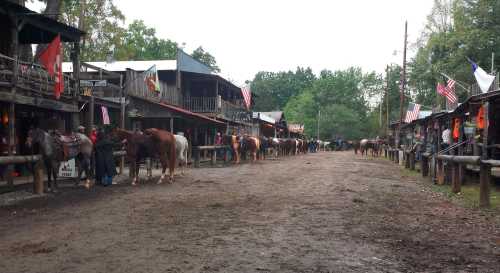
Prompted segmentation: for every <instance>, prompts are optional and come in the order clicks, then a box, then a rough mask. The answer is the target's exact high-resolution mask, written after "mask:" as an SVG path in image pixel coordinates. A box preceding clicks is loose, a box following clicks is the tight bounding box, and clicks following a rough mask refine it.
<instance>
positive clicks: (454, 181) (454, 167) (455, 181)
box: [450, 162, 461, 193]
mask: <svg viewBox="0 0 500 273" xmlns="http://www.w3.org/2000/svg"><path fill="white" fill-rule="evenodd" d="M450 166H451V191H452V192H453V193H459V192H460V191H461V183H460V171H459V164H458V163H455V162H450Z"/></svg>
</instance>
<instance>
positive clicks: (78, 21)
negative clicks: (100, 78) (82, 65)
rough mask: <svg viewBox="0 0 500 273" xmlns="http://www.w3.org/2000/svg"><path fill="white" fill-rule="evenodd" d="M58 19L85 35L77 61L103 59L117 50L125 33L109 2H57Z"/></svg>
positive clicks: (115, 11) (116, 8)
mask: <svg viewBox="0 0 500 273" xmlns="http://www.w3.org/2000/svg"><path fill="white" fill-rule="evenodd" d="M61 1H62V3H61V18H60V20H61V21H62V22H64V23H66V24H68V25H71V26H74V27H78V28H80V29H82V30H83V31H85V32H86V35H85V36H84V38H83V40H82V44H81V60H83V61H96V60H105V59H106V57H107V56H108V54H109V52H110V51H112V50H113V49H116V48H119V47H120V45H121V42H122V39H123V37H124V34H125V29H124V28H123V27H122V25H123V23H124V21H125V16H124V15H123V13H122V12H121V11H120V10H119V9H118V7H117V6H116V5H115V4H114V2H113V0H61Z"/></svg>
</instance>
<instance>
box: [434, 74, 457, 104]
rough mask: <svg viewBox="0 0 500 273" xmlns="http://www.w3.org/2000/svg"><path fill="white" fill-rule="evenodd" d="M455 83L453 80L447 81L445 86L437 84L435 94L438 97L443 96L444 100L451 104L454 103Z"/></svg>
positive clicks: (455, 100) (455, 98)
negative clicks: (438, 95)
mask: <svg viewBox="0 0 500 273" xmlns="http://www.w3.org/2000/svg"><path fill="white" fill-rule="evenodd" d="M455 83H456V82H455V81H454V80H452V79H449V80H448V83H447V84H446V86H445V85H444V84H442V83H438V85H437V92H438V93H439V94H440V95H442V96H445V97H446V99H447V100H448V101H449V102H450V103H452V104H453V103H456V102H457V100H458V99H457V96H456V95H455Z"/></svg>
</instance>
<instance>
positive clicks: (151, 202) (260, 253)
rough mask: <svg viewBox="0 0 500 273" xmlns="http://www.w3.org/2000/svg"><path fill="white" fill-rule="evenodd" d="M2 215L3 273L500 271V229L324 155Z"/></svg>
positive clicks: (392, 168) (65, 196)
mask: <svg viewBox="0 0 500 273" xmlns="http://www.w3.org/2000/svg"><path fill="white" fill-rule="evenodd" d="M154 182H155V181H151V182H148V183H146V184H143V185H140V186H138V187H131V186H129V185H116V186H113V187H108V188H102V187H98V188H96V189H94V190H91V191H89V192H87V191H84V190H83V189H80V188H79V189H71V188H69V189H66V190H64V191H62V192H61V193H59V194H57V195H56V196H55V197H54V196H52V197H47V198H39V199H36V200H30V201H25V202H22V203H20V204H17V205H15V206H10V207H3V208H0V219H1V225H0V242H1V243H0V272H3V273H10V272H51V273H58V272H68V273H76V272H134V273H135V272H260V273H262V272H500V227H499V226H498V225H495V224H494V223H493V221H492V220H491V219H488V218H487V215H481V213H479V212H478V211H471V210H469V209H464V208H461V207H459V206H457V205H454V204H452V203H450V202H448V201H447V200H446V199H445V198H444V197H442V196H440V195H439V194H436V193H433V192H431V191H430V190H429V189H428V188H427V187H425V186H424V185H422V183H421V182H419V181H417V178H416V177H412V176H410V177H402V172H401V171H400V169H399V167H398V166H396V165H394V164H393V163H390V162H389V161H386V160H382V159H378V160H373V159H363V158H361V157H354V156H353V155H352V153H351V152H341V153H319V154H309V155H305V156H298V157H290V158H285V159H281V160H266V161H264V162H259V163H256V164H244V165H241V166H233V167H227V168H204V169H190V170H188V175H187V176H186V177H182V178H177V180H176V183H175V184H173V185H156V184H155V183H154Z"/></svg>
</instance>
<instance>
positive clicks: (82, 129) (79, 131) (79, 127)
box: [78, 125, 85, 134]
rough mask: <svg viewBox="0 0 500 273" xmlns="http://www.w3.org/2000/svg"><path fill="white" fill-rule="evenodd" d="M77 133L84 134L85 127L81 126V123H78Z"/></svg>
mask: <svg viewBox="0 0 500 273" xmlns="http://www.w3.org/2000/svg"><path fill="white" fill-rule="evenodd" d="M78 133H80V134H85V127H83V126H81V125H80V126H78Z"/></svg>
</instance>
